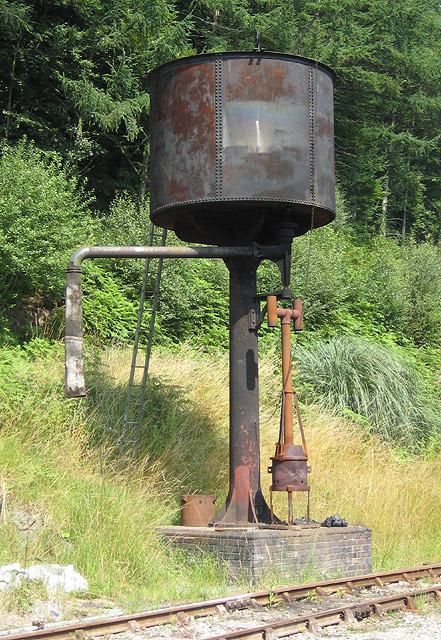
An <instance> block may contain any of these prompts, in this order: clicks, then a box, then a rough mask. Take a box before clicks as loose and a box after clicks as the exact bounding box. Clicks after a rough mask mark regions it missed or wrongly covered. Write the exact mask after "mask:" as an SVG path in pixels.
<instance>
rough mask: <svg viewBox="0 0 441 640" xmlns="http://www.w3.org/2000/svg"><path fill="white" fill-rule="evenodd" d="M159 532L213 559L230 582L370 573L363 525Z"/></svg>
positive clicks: (366, 530)
mask: <svg viewBox="0 0 441 640" xmlns="http://www.w3.org/2000/svg"><path fill="white" fill-rule="evenodd" d="M157 531H158V533H159V534H160V535H162V536H165V537H166V538H167V539H168V540H170V541H171V542H172V543H173V545H174V546H175V547H176V548H178V549H182V550H185V551H186V552H188V553H189V554H191V555H192V556H195V555H197V554H199V553H210V554H213V555H214V556H215V557H216V558H218V560H219V561H220V562H221V563H222V564H226V566H227V571H228V575H229V577H230V578H233V579H234V578H242V579H246V580H248V581H251V582H256V581H258V580H259V579H261V578H262V577H264V576H265V574H269V573H272V574H274V575H275V576H277V577H280V578H291V577H298V576H300V575H302V574H303V575H305V574H310V575H311V577H314V578H318V577H322V578H324V579H326V578H331V577H343V578H350V577H352V576H356V575H363V574H367V573H371V571H372V539H371V534H372V531H371V529H369V528H368V527H365V526H363V525H358V526H354V527H331V528H326V527H307V526H299V527H296V526H294V527H291V528H290V529H253V528H249V529H246V530H244V529H229V530H216V529H214V528H212V527H178V526H175V527H159V528H158V529H157Z"/></svg>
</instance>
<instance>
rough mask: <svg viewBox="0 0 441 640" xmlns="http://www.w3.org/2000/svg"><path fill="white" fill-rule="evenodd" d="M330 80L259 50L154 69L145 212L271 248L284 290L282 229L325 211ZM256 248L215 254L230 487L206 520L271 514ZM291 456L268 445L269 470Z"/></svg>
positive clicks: (287, 238) (311, 66) (329, 181)
mask: <svg viewBox="0 0 441 640" xmlns="http://www.w3.org/2000/svg"><path fill="white" fill-rule="evenodd" d="M333 80H334V74H333V72H332V71H331V69H329V68H328V67H326V66H325V65H322V64H317V63H316V62H315V61H313V60H309V59H307V58H303V57H298V56H292V55H287V54H281V53H268V52H262V51H254V52H252V53H249V52H237V53H216V54H204V55H197V56H192V57H189V58H182V59H180V60H175V61H173V62H169V63H167V64H165V65H162V66H161V67H158V68H157V69H155V70H154V71H153V73H152V74H151V78H150V92H151V116H150V118H151V178H150V181H151V182H150V184H151V200H150V203H151V218H152V221H153V222H154V223H155V224H156V225H159V226H162V227H166V228H168V229H173V230H174V231H175V233H176V235H177V236H178V237H179V238H181V239H182V240H184V241H186V242H198V243H204V244H214V245H218V246H228V247H250V248H252V247H258V246H261V247H262V246H264V247H271V248H272V250H273V257H272V258H270V259H272V260H274V262H276V263H277V264H278V265H279V267H280V271H281V276H282V290H281V292H279V294H278V295H279V297H283V298H289V297H290V295H291V293H290V291H289V288H288V287H289V279H290V264H291V242H292V239H293V238H294V237H296V236H299V235H301V234H304V233H305V232H307V231H308V230H310V229H313V228H316V227H320V226H322V225H325V224H327V223H329V222H331V221H332V220H333V219H334V215H335V199H334V139H333V130H334V118H333ZM261 259H262V257H261V256H258V255H257V254H256V255H255V256H252V255H251V256H249V257H242V258H229V259H226V260H225V262H226V264H227V267H228V269H229V272H230V302H229V305H230V488H229V493H228V497H227V501H226V504H225V506H224V508H223V509H222V510H221V512H220V513H219V514H218V516H217V517H216V518H215V522H218V521H222V522H223V523H229V524H233V523H234V524H240V523H244V522H246V523H253V522H255V521H256V519H257V521H258V522H270V520H271V515H270V512H269V509H268V506H267V504H266V502H265V500H264V498H263V495H262V492H261V488H260V456H259V385H258V353H257V331H258V327H259V325H260V323H261V321H262V318H261V315H262V314H261V311H260V300H259V297H258V295H257V291H256V271H257V268H258V266H259V263H260V261H261ZM290 444H292V443H290ZM283 453H284V455H283ZM294 453H296V452H295V451H294ZM297 454H298V451H297ZM294 457H295V455H294V456H293V450H286V451H284V452H283V451H282V452H280V451H279V458H280V460H278V461H273V468H274V467H277V473H278V475H279V476H280V474H281V472H282V469H283V472H284V474H285V475H286V473H288V478H287V479H286V482H285V484H284V486H286V487H289V486H297V485H296V483H295V482H294V479H293V480H292V482H291V480H290V478H289V476H290V474H291V475H292V470H291V471H290V468H291V467H293V464H292V462H293V459H294ZM290 462H291V465H290V464H289V463H290ZM294 467H295V465H294ZM290 483H291V484H290ZM297 484H298V483H297ZM273 486H274V487H276V483H273ZM285 490H286V489H285Z"/></svg>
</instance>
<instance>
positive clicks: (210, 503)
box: [181, 494, 216, 527]
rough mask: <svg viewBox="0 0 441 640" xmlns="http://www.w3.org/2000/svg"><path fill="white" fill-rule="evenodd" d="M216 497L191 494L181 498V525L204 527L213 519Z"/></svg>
mask: <svg viewBox="0 0 441 640" xmlns="http://www.w3.org/2000/svg"><path fill="white" fill-rule="evenodd" d="M215 502H216V496H206V495H201V494H193V495H186V496H181V525H182V526H183V527H206V526H208V523H209V522H210V521H211V520H213V518H214V503H215Z"/></svg>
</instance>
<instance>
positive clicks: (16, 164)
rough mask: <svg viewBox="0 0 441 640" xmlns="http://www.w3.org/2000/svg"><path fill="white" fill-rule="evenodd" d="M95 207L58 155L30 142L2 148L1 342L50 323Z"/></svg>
mask: <svg viewBox="0 0 441 640" xmlns="http://www.w3.org/2000/svg"><path fill="white" fill-rule="evenodd" d="M89 203H90V198H88V197H87V196H86V194H85V192H84V191H83V189H82V188H81V186H80V184H79V182H78V179H77V178H75V177H72V176H71V175H70V174H69V173H68V172H67V170H66V169H64V168H63V166H62V165H61V161H60V160H59V159H58V158H57V157H56V156H53V155H52V156H51V157H50V158H49V157H48V156H46V155H45V154H44V153H43V152H42V151H39V150H37V149H36V148H35V147H34V145H33V144H32V143H28V142H27V141H26V140H23V141H22V142H21V143H20V144H18V145H17V146H16V147H10V146H7V145H3V146H2V147H1V148H0V274H1V276H0V300H1V302H0V317H1V319H2V320H3V322H2V331H1V335H0V341H6V342H11V341H12V342H14V339H15V336H16V335H18V334H21V337H23V333H25V332H26V331H27V332H29V331H30V328H31V323H32V324H33V325H34V326H37V328H38V327H39V326H42V325H44V323H45V322H46V320H47V317H48V315H49V310H50V309H51V308H53V307H54V306H55V305H57V304H59V303H60V302H61V301H62V299H63V297H64V287H65V270H66V266H67V262H68V259H69V257H70V255H71V254H72V253H73V251H74V250H75V247H76V246H78V245H83V244H86V243H87V239H88V236H89V233H90V231H91V228H92V226H93V225H92V220H91V216H90V213H89V210H88V205H89ZM11 332H12V333H11ZM14 334H15V335H14Z"/></svg>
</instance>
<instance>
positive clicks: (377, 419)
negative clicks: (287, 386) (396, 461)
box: [296, 336, 441, 451]
mask: <svg viewBox="0 0 441 640" xmlns="http://www.w3.org/2000/svg"><path fill="white" fill-rule="evenodd" d="M296 357H297V358H298V370H299V377H300V381H301V382H302V383H303V384H306V385H308V386H309V387H310V389H311V390H312V391H313V396H315V399H316V400H317V401H319V402H321V403H322V404H323V405H325V406H326V407H328V408H331V409H337V410H338V411H340V412H341V413H343V414H345V415H349V416H350V417H351V418H353V419H354V418H355V419H358V421H359V422H361V423H362V424H363V425H364V426H365V427H366V428H367V429H369V430H370V431H371V432H372V433H376V434H378V435H379V436H380V437H381V438H382V439H383V440H385V441H387V442H391V443H394V444H396V445H398V446H401V447H404V448H405V449H407V450H409V451H420V450H422V449H424V447H425V446H426V445H427V444H428V443H429V442H430V441H431V440H432V439H435V438H439V435H440V431H441V421H440V419H439V418H438V417H437V415H436V413H435V408H434V407H433V403H432V400H431V397H430V393H429V391H428V389H427V387H426V386H425V384H424V382H423V380H422V379H421V377H420V376H419V375H418V374H417V373H416V371H415V370H414V369H413V368H412V367H411V366H410V365H409V364H408V363H406V362H405V361H404V360H403V358H402V357H400V356H399V355H397V353H395V352H393V351H392V350H391V349H387V348H385V347H384V346H381V345H379V344H376V343H375V342H370V341H368V340H364V339H362V338H358V337H350V336H343V337H337V338H332V339H330V340H329V341H328V342H324V341H319V342H317V343H316V344H315V345H314V346H313V347H311V348H310V349H305V348H299V350H298V352H297V354H296Z"/></svg>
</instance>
